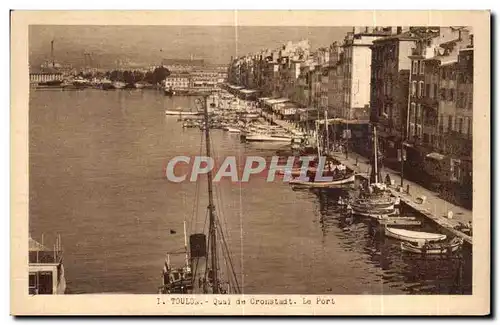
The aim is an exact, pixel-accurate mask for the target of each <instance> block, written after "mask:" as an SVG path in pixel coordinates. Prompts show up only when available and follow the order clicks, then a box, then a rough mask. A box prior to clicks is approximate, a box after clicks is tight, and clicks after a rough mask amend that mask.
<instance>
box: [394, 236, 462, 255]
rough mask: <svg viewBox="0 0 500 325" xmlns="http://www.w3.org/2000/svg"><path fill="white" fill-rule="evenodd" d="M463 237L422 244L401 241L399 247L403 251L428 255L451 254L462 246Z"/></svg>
mask: <svg viewBox="0 0 500 325" xmlns="http://www.w3.org/2000/svg"><path fill="white" fill-rule="evenodd" d="M462 244H463V239H461V238H458V237H455V238H453V239H452V240H451V241H450V242H449V243H424V244H421V245H419V244H417V245H415V244H412V243H406V242H402V243H401V249H402V250H403V251H404V252H410V253H416V254H428V255H441V254H451V253H454V252H456V251H457V250H459V249H460V248H461V247H462Z"/></svg>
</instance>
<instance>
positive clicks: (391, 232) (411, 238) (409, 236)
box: [385, 227, 446, 243]
mask: <svg viewBox="0 0 500 325" xmlns="http://www.w3.org/2000/svg"><path fill="white" fill-rule="evenodd" d="M385 235H386V236H387V237H391V238H395V239H399V240H402V241H407V242H412V243H424V242H437V241H442V240H445V239H446V235H443V234H434V233H426V232H419V231H410V230H406V229H397V228H391V227H385Z"/></svg>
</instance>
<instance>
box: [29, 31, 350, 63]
mask: <svg viewBox="0 0 500 325" xmlns="http://www.w3.org/2000/svg"><path fill="white" fill-rule="evenodd" d="M350 30H352V28H350V27H248V26H241V27H237V28H235V27H232V26H92V25H89V26H52V25H48V26H41V25H32V26H30V29H29V61H30V65H31V66H39V65H40V64H42V63H43V62H44V61H45V60H48V59H50V42H51V40H54V56H55V58H56V61H57V62H60V63H64V64H72V65H73V66H74V67H76V68H78V67H83V66H85V65H89V64H90V65H91V66H92V67H100V68H109V69H110V68H116V67H118V66H123V67H141V66H150V65H152V64H160V62H161V61H162V60H163V59H165V58H190V57H194V58H196V59H204V60H205V61H208V62H210V63H218V64H227V63H228V62H229V60H230V57H231V56H236V55H244V54H246V53H249V52H255V51H259V50H260V49H263V48H276V47H279V46H280V45H281V44H282V43H285V42H287V41H288V40H292V41H298V40H301V39H306V38H307V39H309V40H310V43H311V46H312V48H313V49H315V48H319V47H322V46H328V45H329V44H330V43H332V42H333V41H340V40H342V39H343V37H344V36H345V34H346V33H347V32H348V31H350ZM85 53H88V54H87V55H85Z"/></svg>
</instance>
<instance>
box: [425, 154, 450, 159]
mask: <svg viewBox="0 0 500 325" xmlns="http://www.w3.org/2000/svg"><path fill="white" fill-rule="evenodd" d="M425 157H426V158H430V159H434V160H443V159H444V158H445V156H444V155H442V154H440V153H437V152H431V153H429V154H427V155H426V156H425Z"/></svg>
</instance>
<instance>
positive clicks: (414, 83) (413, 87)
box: [411, 81, 417, 96]
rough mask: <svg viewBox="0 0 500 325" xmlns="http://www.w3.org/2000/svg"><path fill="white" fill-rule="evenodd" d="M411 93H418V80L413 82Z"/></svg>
mask: <svg viewBox="0 0 500 325" xmlns="http://www.w3.org/2000/svg"><path fill="white" fill-rule="evenodd" d="M411 95H412V96H416V95H417V82H416V81H412V82H411Z"/></svg>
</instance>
